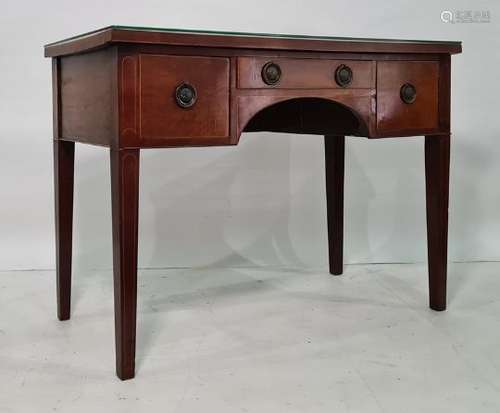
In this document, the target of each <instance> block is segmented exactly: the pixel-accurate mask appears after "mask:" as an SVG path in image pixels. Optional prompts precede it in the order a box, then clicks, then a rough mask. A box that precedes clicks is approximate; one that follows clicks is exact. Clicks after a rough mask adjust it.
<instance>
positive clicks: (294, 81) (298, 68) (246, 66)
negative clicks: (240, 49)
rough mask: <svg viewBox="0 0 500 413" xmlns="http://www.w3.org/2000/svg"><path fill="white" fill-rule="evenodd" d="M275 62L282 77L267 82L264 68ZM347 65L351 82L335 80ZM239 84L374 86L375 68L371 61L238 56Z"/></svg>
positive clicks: (299, 86) (314, 87) (330, 87)
mask: <svg viewBox="0 0 500 413" xmlns="http://www.w3.org/2000/svg"><path fill="white" fill-rule="evenodd" d="M269 63H271V64H275V65H277V66H278V70H279V72H280V73H279V80H278V81H277V82H276V83H274V84H267V83H266V81H265V75H263V69H264V68H265V66H266V64H269ZM341 65H344V66H347V67H348V69H350V71H351V74H352V79H351V81H350V82H348V84H345V85H342V83H341V84H339V83H337V81H336V76H335V74H336V71H337V69H338V68H339V67H340V66H341ZM238 87H239V88H242V89H254V88H279V89H280V88H281V89H316V88H317V89H320V88H321V89H325V88H328V89H336V88H372V87H375V68H374V64H373V62H371V61H353V60H326V59H288V58H277V59H275V58H265V57H263V58H261V57H240V58H238Z"/></svg>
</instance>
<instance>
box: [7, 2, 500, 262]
mask: <svg viewBox="0 0 500 413" xmlns="http://www.w3.org/2000/svg"><path fill="white" fill-rule="evenodd" d="M443 10H473V11H475V10H489V11H490V13H491V23H489V24H445V23H443V22H442V21H441V19H440V14H441V12H442V11H443ZM498 16H500V6H499V3H498V2H495V1H453V2H451V1H427V0H425V1H420V2H418V4H417V5H416V3H415V2H414V1H398V2H396V1H388V2H383V3H382V2H369V1H360V0H353V1H349V2H344V1H319V0H309V1H304V2H300V1H289V2H269V1H253V2H234V1H231V2H230V1H227V2H223V1H210V2H207V1H201V0H199V1H193V0H185V1H183V2H169V1H152V0H149V1H141V2H140V5H139V3H138V2H137V1H131V0H126V1H123V0H121V1H95V0H94V1H92V0H89V1H86V2H72V1H45V2H35V1H32V2H28V1H10V0H7V1H5V0H4V1H3V2H2V13H1V15H0V36H1V39H2V41H1V42H0V60H1V65H0V67H1V69H0V70H1V79H2V87H1V92H0V94H1V99H0V120H1V122H0V139H1V143H2V151H1V153H0V188H1V202H0V234H1V235H0V251H1V253H0V268H1V269H29V268H53V267H54V246H53V245H54V235H53V227H54V222H53V185H52V144H51V137H52V117H51V116H52V115H51V111H52V106H51V66H50V60H49V59H44V58H43V50H42V46H43V45H44V44H45V43H49V42H52V41H55V40H59V39H61V38H65V37H68V36H71V35H75V34H78V33H80V32H85V31H88V30H91V29H95V28H99V27H101V26H107V25H110V24H121V25H141V26H157V27H177V28H194V29H214V30H216V29H220V30H235V31H257V32H278V33H292V34H311V35H314V34H318V35H338V36H360V37H390V38H391V37H392V38H409V39H414V38H417V39H418V38H422V39H449V40H462V41H463V49H464V53H463V54H462V55H457V56H454V57H453V60H452V85H453V89H452V90H453V94H452V130H453V146H452V170H451V209H450V243H449V253H450V254H449V255H450V259H451V260H454V261H469V260H498V259H500V247H499V241H500V219H499V212H498V209H499V205H500V190H499V185H498V178H499V176H500V165H499V162H498V159H499V158H500V139H499V133H498V132H499V126H498V96H499V95H500V90H499V83H498V68H499V67H500V53H499V52H498V50H500V30H499V24H498ZM423 161H424V158H423V139H422V138H421V137H416V138H410V139H404V140H382V141H368V140H365V139H360V138H349V139H348V144H347V155H346V167H347V169H346V204H345V210H346V225H345V231H346V232H345V234H346V235H345V258H346V262H347V263H370V262H422V261H425V259H426V249H425V245H426V239H425V203H424V164H423ZM323 162H324V161H323V143H322V139H321V137H316V136H301V135H285V134H267V133H257V134H246V135H243V136H242V139H241V141H240V145H238V146H237V147H227V148H204V149H203V148H202V149H199V148H198V149H173V150H168V149H166V150H155V151H143V152H142V155H141V192H140V202H141V209H140V229H139V237H140V240H139V242H140V244H139V245H140V247H139V265H140V266H141V267H164V266H181V267H182V266H254V265H266V266H296V267H316V268H323V267H326V265H327V242H326V216H325V193H324V164H323ZM74 228H75V232H74V234H75V235H74V251H75V264H76V268H109V267H110V266H111V213H110V181H109V156H108V152H107V150H105V149H103V148H98V147H90V146H77V152H76V180H75V227H74Z"/></svg>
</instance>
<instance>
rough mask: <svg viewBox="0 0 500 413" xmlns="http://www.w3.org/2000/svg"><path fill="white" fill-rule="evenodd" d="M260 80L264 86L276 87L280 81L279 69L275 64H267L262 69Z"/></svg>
mask: <svg viewBox="0 0 500 413" xmlns="http://www.w3.org/2000/svg"><path fill="white" fill-rule="evenodd" d="M261 75H262V80H263V81H264V83H265V84H266V85H269V86H273V85H276V84H277V83H278V82H279V81H280V79H281V68H280V67H279V65H278V64H277V63H274V62H267V63H266V64H265V65H264V66H263V67H262V73H261Z"/></svg>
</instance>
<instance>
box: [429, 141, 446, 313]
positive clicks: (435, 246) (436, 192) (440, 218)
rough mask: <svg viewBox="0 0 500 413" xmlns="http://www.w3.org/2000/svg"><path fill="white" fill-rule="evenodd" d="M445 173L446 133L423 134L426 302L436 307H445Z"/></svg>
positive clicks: (439, 309) (440, 309)
mask: <svg viewBox="0 0 500 413" xmlns="http://www.w3.org/2000/svg"><path fill="white" fill-rule="evenodd" d="M449 174H450V135H439V136H426V137H425V181H426V193H427V251H428V265H429V302H430V307H431V308H432V309H433V310H436V311H443V310H445V309H446V261H447V250H448V193H449V189H448V188H449Z"/></svg>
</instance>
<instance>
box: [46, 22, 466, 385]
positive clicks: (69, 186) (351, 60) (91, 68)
mask: <svg viewBox="0 0 500 413" xmlns="http://www.w3.org/2000/svg"><path fill="white" fill-rule="evenodd" d="M460 52H461V43H460V42H436V41H407V40H380V39H371V40H370V39H349V38H330V37H308V36H288V35H269V34H246V33H225V32H201V31H183V30H169V29H149V28H133V27H120V26H112V27H107V28H104V29H101V30H97V31H94V32H90V33H86V34H83V35H80V36H77V37H73V38H70V39H67V40H63V41H60V42H57V43H52V44H49V45H47V46H45V56H48V57H52V68H53V72H52V73H53V77H52V82H53V102H54V106H53V110H54V140H53V143H54V186H55V218H56V251H57V306H58V317H59V319H60V320H67V319H69V317H70V296H71V254H72V251H71V249H72V219H73V176H74V144H75V142H81V143H87V144H94V145H101V146H104V147H107V148H109V149H110V156H111V192H112V216H113V267H114V295H115V334H116V371H117V375H118V377H119V378H121V379H129V378H132V377H134V368H135V341H136V303H137V225H138V207H139V196H138V194H139V151H140V149H142V148H166V147H178V146H212V145H236V144H237V143H238V141H239V138H240V135H241V133H242V132H255V131H269V132H289V133H303V134H316V135H323V136H324V143H325V169H326V194H327V222H328V244H329V264H330V273H332V274H341V273H342V265H343V264H342V254H343V251H342V248H343V247H342V243H343V197H344V196H343V192H344V143H345V136H346V135H351V136H363V137H367V138H369V139H379V138H386V137H401V138H404V137H407V136H414V135H425V176H426V193H427V234H428V263H429V296H430V307H431V308H432V309H433V310H437V311H441V310H444V309H445V308H446V261H447V233H448V185H449V162H450V56H451V55H452V54H455V53H460Z"/></svg>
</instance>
